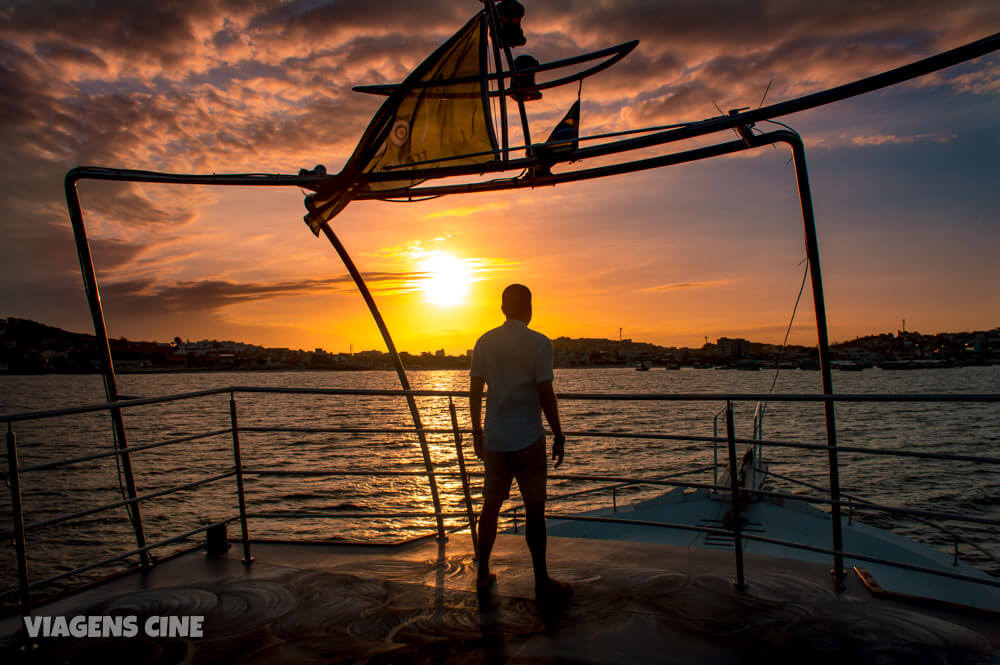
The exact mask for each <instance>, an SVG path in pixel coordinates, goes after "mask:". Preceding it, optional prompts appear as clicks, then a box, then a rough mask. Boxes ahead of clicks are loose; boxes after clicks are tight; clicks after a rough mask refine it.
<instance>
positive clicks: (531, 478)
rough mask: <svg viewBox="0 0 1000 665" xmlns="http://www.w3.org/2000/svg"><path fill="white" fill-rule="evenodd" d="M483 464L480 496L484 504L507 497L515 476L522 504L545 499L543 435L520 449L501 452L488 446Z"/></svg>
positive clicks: (546, 461)
mask: <svg viewBox="0 0 1000 665" xmlns="http://www.w3.org/2000/svg"><path fill="white" fill-rule="evenodd" d="M483 464H484V465H485V466H486V481H485V486H484V488H483V499H484V501H485V502H486V503H489V502H490V500H491V499H492V500H493V501H495V502H497V503H499V502H501V501H503V500H504V499H507V498H508V497H509V496H510V483H511V481H512V480H513V479H514V478H517V486H518V488H519V489H520V490H521V497H522V498H523V499H524V504H525V505H531V504H533V503H538V502H544V501H545V480H546V476H547V474H548V460H547V459H546V457H545V437H544V436H543V437H540V438H539V439H538V440H537V441H535V442H534V443H533V444H531V445H530V446H528V447H527V448H522V449H521V450H515V451H512V452H501V451H497V450H490V449H489V448H487V449H486V450H485V452H484V460H483Z"/></svg>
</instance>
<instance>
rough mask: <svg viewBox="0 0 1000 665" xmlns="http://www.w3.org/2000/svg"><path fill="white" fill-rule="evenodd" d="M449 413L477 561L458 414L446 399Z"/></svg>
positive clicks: (477, 544)
mask: <svg viewBox="0 0 1000 665" xmlns="http://www.w3.org/2000/svg"><path fill="white" fill-rule="evenodd" d="M448 410H449V411H450V412H451V429H452V431H453V432H454V433H455V453H456V454H457V455H458V472H459V473H460V474H461V475H462V494H464V495H465V512H466V514H467V515H468V519H469V533H470V534H472V553H473V554H474V555H475V557H476V560H477V561H478V560H479V534H477V533H476V511H475V510H473V508H472V493H471V492H470V491H469V474H468V473H466V472H465V453H463V452H462V433H461V432H460V431H459V430H458V414H457V413H456V412H455V402H454V401H453V400H452V399H451V397H448Z"/></svg>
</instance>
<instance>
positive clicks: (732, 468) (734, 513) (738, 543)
mask: <svg viewBox="0 0 1000 665" xmlns="http://www.w3.org/2000/svg"><path fill="white" fill-rule="evenodd" d="M726 434H727V436H728V439H729V492H730V499H729V500H730V505H731V507H730V509H729V518H730V520H732V529H733V551H735V552H736V588H737V589H739V590H740V591H742V590H743V589H746V588H747V584H746V580H745V579H744V578H743V523H742V520H743V518H742V517H741V516H740V498H739V487H738V485H737V478H736V473H737V471H736V431H735V428H734V427H733V403H732V402H726Z"/></svg>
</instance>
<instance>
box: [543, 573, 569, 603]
mask: <svg viewBox="0 0 1000 665" xmlns="http://www.w3.org/2000/svg"><path fill="white" fill-rule="evenodd" d="M572 595H573V587H571V586H570V585H569V584H566V583H565V582H560V581H558V580H554V579H552V578H551V577H550V578H548V579H547V580H546V581H545V582H543V583H542V584H536V585H535V598H536V599H537V600H539V601H541V602H549V603H551V602H559V601H562V600H566V599H567V598H569V597H570V596H572Z"/></svg>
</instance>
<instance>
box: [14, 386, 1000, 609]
mask: <svg viewBox="0 0 1000 665" xmlns="http://www.w3.org/2000/svg"><path fill="white" fill-rule="evenodd" d="M255 393H256V394H261V393H272V394H286V395H287V394H297V395H326V396H373V397H386V398H391V397H407V396H412V397H421V398H424V397H426V398H437V399H447V400H448V411H449V415H450V419H451V427H450V428H448V427H437V428H434V427H424V428H421V429H419V430H418V429H417V428H400V427H396V428H391V427H287V426H284V427H274V426H245V425H244V426H241V425H240V424H239V418H238V408H237V407H238V405H237V400H236V396H237V395H238V394H255ZM220 394H228V395H229V404H228V406H229V409H228V411H229V413H228V416H229V427H227V428H222V429H215V430H210V431H206V432H202V433H196V434H190V435H186V436H181V437H174V438H170V439H166V440H162V441H157V442H153V443H147V444H142V445H135V446H129V445H117V446H116V448H115V449H113V450H108V451H102V452H99V453H92V454H89V455H82V456H77V457H71V458H67V459H61V460H53V461H46V462H41V463H37V464H31V465H28V466H21V465H20V464H19V456H18V444H17V436H16V431H15V425H16V424H17V423H19V422H24V421H37V420H45V419H48V418H54V417H59V416H68V415H78V414H85V413H95V412H100V411H111V412H113V411H114V410H116V409H117V410H122V409H128V408H131V407H136V406H143V405H152V404H162V403H166V402H174V401H181V400H190V399H197V398H202V397H207V396H211V395H220ZM456 398H459V399H463V398H464V399H467V398H468V393H466V392H464V391H444V390H409V391H405V390H364V389H337V388H326V389H324V388H276V387H253V386H230V387H225V388H217V389H211V390H202V391H196V392H189V393H180V394H176V395H168V396H163V397H153V398H136V399H127V400H120V401H118V402H114V403H105V404H96V405H90V406H81V407H71V408H63V409H53V410H47V411H37V412H32V413H19V414H7V415H0V423H5V424H6V428H7V464H8V468H7V473H6V481H7V485H8V487H9V489H10V495H11V510H12V526H13V528H12V531H11V532H10V533H9V534H7V536H8V537H10V538H11V539H12V540H13V542H14V545H15V549H16V558H17V575H18V584H17V586H16V587H13V588H10V589H7V590H4V591H0V598H3V597H7V596H10V595H14V594H16V595H17V597H18V605H19V607H20V610H21V612H22V613H24V614H28V613H30V611H31V608H32V605H33V603H32V600H33V598H32V595H31V593H32V591H34V590H36V589H40V588H42V587H46V586H48V585H51V584H53V583H54V582H56V581H59V580H64V579H66V578H69V577H73V576H78V575H81V574H83V573H85V572H88V571H91V570H94V569H96V568H100V567H103V566H108V565H110V564H113V563H118V562H122V561H125V560H127V559H130V558H132V557H135V556H140V559H141V565H143V566H150V565H153V560H152V559H151V558H150V557H149V556H148V553H149V552H150V551H151V550H153V549H157V548H162V547H165V546H167V545H171V544H175V543H181V542H184V541H188V540H190V539H191V538H192V537H195V536H197V535H198V534H201V533H204V532H208V531H211V530H216V531H217V530H218V529H219V528H220V527H223V526H224V525H228V524H230V523H233V522H237V521H239V522H240V530H241V533H240V542H241V544H242V548H243V561H244V562H245V563H246V564H250V563H251V562H252V561H253V557H252V552H251V547H252V545H251V543H252V539H251V537H250V533H249V529H248V525H247V523H248V519H278V520H284V519H296V520H300V519H372V518H375V519H389V518H430V517H434V518H436V520H437V525H438V526H437V530H436V532H435V533H433V534H429V535H432V536H437V537H438V538H441V539H444V538H446V536H447V533H446V529H445V527H444V522H443V518H446V517H447V518H464V519H465V523H464V524H461V525H459V526H454V527H452V528H451V529H448V530H450V531H456V530H460V529H466V528H468V529H469V531H470V534H471V537H472V539H473V543H472V544H473V548H474V551H477V552H478V543H477V542H476V528H475V515H476V511H475V509H474V505H473V501H472V494H471V488H470V479H471V478H481V477H482V476H483V474H482V472H476V471H470V470H469V469H467V468H466V465H465V460H464V453H463V436H464V435H467V434H469V433H470V430H469V429H468V428H463V427H461V426H460V425H459V421H458V417H457V414H456V409H455V405H454V400H455V399H456ZM559 399H560V400H565V401H572V400H585V401H609V402H614V401H622V402H635V401H658V402H702V403H711V402H723V403H724V407H723V408H722V410H721V412H720V413H717V414H716V418H715V419H714V422H713V435H712V436H711V437H709V436H697V435H691V434H677V435H674V434H663V433H659V432H631V431H589V430H579V431H567V432H566V434H567V436H570V437H572V438H577V439H580V438H590V439H594V438H613V439H639V440H649V441H655V440H660V441H685V442H700V443H706V444H707V443H712V444H713V449H714V450H715V451H716V452H715V453H714V459H713V464H711V465H704V466H700V467H698V468H695V469H688V470H685V471H682V472H677V473H672V474H667V475H649V476H629V475H615V474H582V473H550V474H549V478H551V479H553V480H561V481H570V482H574V483H578V482H583V483H600V484H601V485H600V486H598V487H595V488H588V489H583V490H579V491H574V492H569V493H564V494H559V495H556V496H553V497H551V498H552V500H553V501H558V500H563V499H567V498H570V497H578V496H581V495H585V494H590V493H594V492H601V491H605V492H606V491H609V490H610V491H611V493H612V501H613V505H614V507H615V508H617V505H616V504H617V492H618V490H620V489H622V488H625V487H633V486H638V485H643V486H651V487H664V488H667V487H685V488H693V489H706V490H711V491H714V492H722V493H728V496H729V500H730V503H731V513H732V519H731V520H730V526H729V527H728V528H714V527H707V526H700V525H691V524H678V523H671V522H650V521H640V520H630V519H624V518H620V517H614V516H599V515H581V514H573V513H564V512H549V513H547V516H548V517H550V518H556V519H563V520H582V521H593V522H603V523H620V524H630V525H640V526H652V527H660V528H669V529H681V530H686V531H696V532H703V533H708V534H716V535H723V536H730V537H732V539H733V542H734V553H735V565H736V584H737V586H738V587H741V588H742V587H743V586H745V578H744V572H743V551H742V544H743V541H744V540H753V541H759V542H763V543H770V544H772V545H776V546H781V547H789V548H795V549H801V550H806V551H810V552H814V553H819V554H824V555H828V556H831V557H833V558H834V560H835V561H842V560H843V559H844V558H850V559H853V560H857V561H866V562H871V563H878V564H885V565H889V566H895V567H898V568H902V569H906V570H912V571H917V572H921V573H928V574H932V575H939V576H943V577H947V578H952V579H958V580H964V581H968V582H973V583H976V584H982V585H986V586H992V587H1000V580H997V579H994V578H991V577H988V576H976V575H968V574H964V573H960V572H953V571H948V570H941V569H934V568H929V567H925V566H919V565H914V564H910V563H906V562H903V561H893V560H889V559H885V558H881V557H876V556H871V555H867V554H864V553H857V552H847V551H842V550H839V549H834V548H827V547H820V546H816V545H810V544H806V543H795V542H790V541H785V540H779V539H775V538H770V537H767V536H763V535H760V534H754V533H743V532H742V525H741V519H740V510H741V502H743V501H745V500H746V499H748V498H752V497H773V498H778V499H794V500H798V501H804V502H808V503H814V504H822V505H828V506H837V507H841V508H847V510H848V511H853V509H854V507H855V506H858V507H863V508H864V509H865V510H873V511H880V512H884V513H888V514H893V515H904V516H909V517H912V518H914V519H916V520H919V521H921V522H927V521H929V520H949V521H952V522H965V523H973V524H978V525H988V526H992V527H994V528H995V527H1000V520H996V519H989V518H986V517H977V516H974V515H967V514H959V513H952V512H946V511H931V510H919V509H913V508H907V507H902V506H894V505H884V504H880V503H877V502H874V501H868V500H863V499H860V498H857V497H854V496H848V495H844V494H842V493H841V492H840V487H839V486H833V484H832V483H831V486H830V487H827V488H823V487H821V486H819V485H812V484H809V485H808V487H809V489H812V490H814V491H815V492H817V494H803V493H794V494H793V493H787V492H780V491H775V490H765V489H762V488H757V487H756V486H753V487H751V488H745V487H740V486H739V484H738V479H737V474H738V465H737V456H736V445H737V444H749V445H751V446H756V447H757V448H758V449H759V450H762V449H763V447H764V446H775V447H784V448H789V449H799V450H813V451H826V452H829V451H831V450H835V451H841V452H853V453H860V454H867V455H879V456H895V457H903V458H915V459H934V460H944V461H951V462H969V463H975V464H1000V457H989V456H982V455H967V454H958V453H943V452H928V451H922V450H908V449H902V448H871V447H861V446H844V445H834V446H830V445H822V444H816V443H806V442H799V441H775V440H767V439H763V438H762V427H761V426H760V420H759V419H758V420H757V422H756V423H755V426H754V432H753V434H754V435H753V436H752V437H751V438H749V439H746V438H740V437H737V436H736V431H735V425H734V404H735V403H737V402H754V401H756V402H761V401H765V400H766V401H769V402H807V403H808V402H812V403H820V402H883V403H889V402H923V403H929V402H942V403H963V402H965V403H974V402H980V403H983V402H985V403H996V402H1000V394H919V395H915V394H909V395H907V394H842V395H823V394H785V395H775V394H768V395H763V394H736V393H687V394H650V393H641V394H632V393H620V394H619V393H566V394H560V395H559ZM758 411H759V409H758ZM723 414H724V415H725V419H726V426H725V434H726V439H725V443H726V452H727V456H728V474H727V475H728V478H723V479H722V482H723V483H726V484H719V480H720V479H719V477H718V468H719V464H718V452H717V449H718V446H717V444H718V442H719V432H718V418H719V417H720V416H721V415H723ZM241 433H248V434H249V433H254V434H263V433H298V434H309V433H353V434H386V433H391V434H421V433H422V434H435V435H445V436H447V435H450V436H451V438H452V439H453V442H454V445H455V461H456V463H457V467H458V468H457V470H455V471H445V470H439V468H442V469H443V468H444V467H446V466H449V465H453V464H451V463H447V464H446V463H440V462H432V463H430V464H429V466H428V467H427V469H426V470H421V471H413V470H393V469H386V468H374V469H358V468H352V469H348V470H343V469H317V468H306V469H265V468H258V467H255V466H252V465H251V466H245V465H244V462H243V456H242V451H241V447H240V434H241ZM223 435H229V436H230V438H231V447H232V455H233V458H232V459H233V464H232V466H231V467H230V468H227V469H226V470H224V471H222V472H221V473H216V474H214V475H211V476H208V477H205V478H201V479H198V480H194V481H191V482H186V483H182V484H179V485H176V486H173V487H169V488H165V489H159V490H157V491H153V492H147V493H145V494H139V493H138V492H137V491H136V490H135V489H134V487H130V489H129V491H128V496H124V494H125V492H123V498H122V499H121V500H120V501H114V502H110V503H105V504H101V505H98V506H92V507H88V508H87V509H85V510H81V511H76V512H71V513H65V514H61V515H57V516H54V517H50V518H48V519H45V520H42V521H38V522H33V523H29V524H25V522H24V510H23V504H22V497H21V482H20V481H21V477H22V476H23V475H24V474H33V473H38V472H43V471H47V470H52V469H56V468H61V467H64V466H69V465H73V464H77V463H81V462H85V461H90V460H95V459H100V458H105V457H116V458H119V459H123V458H124V459H128V458H130V456H131V455H132V454H133V453H141V452H144V451H147V450H152V449H156V448H163V447H166V446H173V445H178V444H182V443H186V442H191V441H198V440H203V439H208V438H210V437H217V436H223ZM758 459H759V458H758ZM828 459H833V460H836V459H837V458H836V456H830V457H829V458H828ZM709 468H712V469H714V470H715V474H714V476H713V482H712V483H705V482H694V481H691V480H687V479H684V478H682V476H686V475H690V474H693V473H698V472H704V471H707V470H708V469H709ZM771 475H774V476H775V477H777V474H775V473H774V472H771ZM248 476H253V477H266V476H285V477H291V476H297V477H306V476H312V477H322V476H330V477H333V476H340V477H351V476H372V477H379V476H417V477H419V476H426V477H427V479H428V481H429V482H435V480H434V479H435V477H452V478H455V477H457V478H459V479H460V480H461V485H462V492H463V497H462V499H463V503H464V510H462V511H451V512H448V511H445V510H443V509H442V507H441V505H440V503H439V502H435V505H434V507H433V510H431V511H427V512H423V511H396V512H385V511H381V512H379V511H370V512H368V511H359V512H341V511H337V512H325V513H322V512H298V511H288V512H253V511H249V510H248V507H247V501H246V493H245V487H244V480H245V478H246V477H248ZM830 477H831V480H832V481H834V480H836V479H837V478H839V474H836V473H831V474H830ZM226 479H233V480H234V481H235V490H236V493H237V498H238V511H237V514H235V515H230V516H225V517H222V519H216V520H212V521H210V522H209V523H205V524H200V525H199V526H197V527H196V528H193V529H190V530H187V531H185V532H183V533H179V534H174V535H171V536H170V537H168V538H164V539H161V540H158V541H156V542H153V543H146V542H145V540H144V535H143V529H142V524H141V518H139V519H136V517H138V515H139V514H138V511H136V512H135V513H133V512H132V511H131V509H132V508H133V507H137V506H138V505H139V504H140V503H141V502H144V501H150V500H155V499H159V498H162V497H165V496H167V495H170V494H173V493H177V492H183V491H187V490H192V489H195V488H198V487H203V486H205V485H208V484H210V483H217V482H220V481H223V480H226ZM823 493H826V496H823ZM834 496H836V497H838V498H837V499H833V498H832V497H834ZM116 508H126V510H127V511H129V517H130V520H131V522H132V526H133V529H134V530H135V532H136V542H137V546H136V547H135V548H133V549H131V550H129V551H127V552H124V553H121V554H116V555H114V556H112V557H108V558H105V559H102V560H101V561H97V562H92V563H88V564H86V565H84V566H80V567H77V568H74V569H72V570H69V571H64V572H60V573H58V574H55V575H52V576H50V577H47V578H44V579H41V580H35V581H32V580H30V579H29V576H28V566H27V546H26V542H25V534H26V533H29V532H32V531H35V530H38V529H43V528H46V527H50V526H53V525H56V524H61V523H64V522H67V521H70V520H73V519H78V518H80V517H84V516H87V515H92V514H95V513H98V512H103V511H108V510H113V509H116ZM505 514H506V515H507V516H508V517H509V516H511V515H513V519H514V520H515V525H516V508H512V509H508V510H507V511H505ZM849 519H853V516H852V515H851V514H850V512H849ZM831 529H832V530H833V531H834V534H835V535H834V538H833V540H832V542H834V543H839V542H842V540H841V538H840V531H841V529H842V524H841V523H840V520H831ZM951 533H952V534H953V535H954V536H955V537H956V543H957V541H958V539H959V538H958V536H959V534H956V533H955V532H953V531H951ZM422 537H427V536H422ZM961 540H962V541H963V542H967V543H969V544H971V545H973V547H975V548H976V549H978V550H980V551H981V552H982V553H984V554H986V555H987V556H988V557H989V558H991V559H993V560H995V558H994V557H993V556H992V555H990V554H989V553H988V552H986V551H985V550H983V549H982V548H980V547H979V546H978V545H975V544H972V543H971V542H970V541H968V540H967V539H965V538H964V537H962V538H961ZM393 544H398V543H393ZM195 547H198V546H195ZM956 547H957V546H956ZM191 549H193V548H191ZM956 551H957V550H956ZM956 564H957V556H956ZM837 579H838V581H839V580H840V577H838V578H837Z"/></svg>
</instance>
